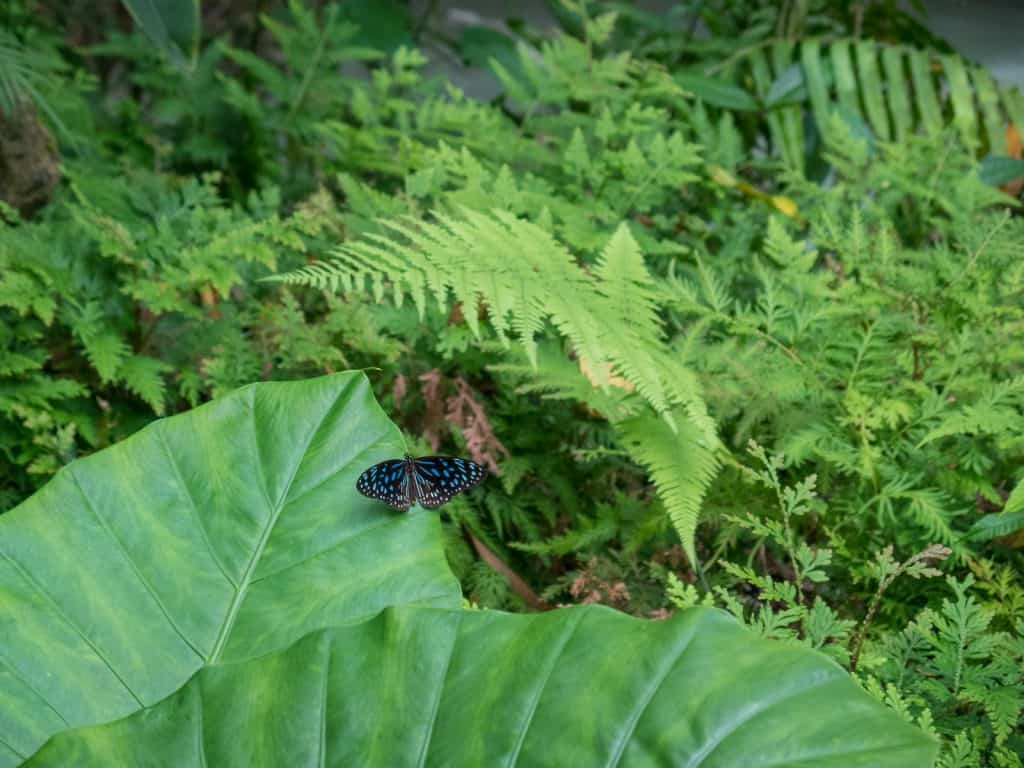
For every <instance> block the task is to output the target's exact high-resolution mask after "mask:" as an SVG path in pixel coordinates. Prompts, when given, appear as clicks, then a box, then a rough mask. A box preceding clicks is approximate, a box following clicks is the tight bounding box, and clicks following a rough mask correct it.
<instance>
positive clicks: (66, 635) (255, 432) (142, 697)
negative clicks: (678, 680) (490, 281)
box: [0, 374, 460, 767]
mask: <svg viewBox="0 0 1024 768" xmlns="http://www.w3.org/2000/svg"><path fill="white" fill-rule="evenodd" d="M402 450H403V446H402V439H401V435H400V433H399V432H398V430H397V429H396V428H395V427H394V425H392V424H391V423H390V422H389V421H388V419H387V417H386V416H385V415H384V413H383V412H382V411H381V410H380V407H379V406H378V405H377V404H376V402H375V401H374V399H373V394H372V392H371V390H370V387H369V384H368V382H367V380H366V378H365V377H364V376H363V375H361V374H339V375H336V376H327V377H323V378H319V379H313V380H310V381H305V382H295V383H268V384H256V385H253V386H249V387H245V388H243V389H240V390H238V391H237V392H234V393H232V394H230V395H228V396H226V397H224V398H222V399H220V400H218V401H216V402H214V403H211V404H209V405H206V406H203V407H201V408H197V409H195V410H193V411H190V412H189V413H186V414H183V415H180V416H175V417H173V418H170V419H165V420H163V421H159V422H156V423H154V424H153V425H151V426H149V427H148V428H146V429H144V430H142V431H141V432H139V433H138V434H136V435H134V436H133V437H131V438H129V439H128V440H125V441H124V442H122V443H120V444H119V445H117V446H115V447H113V448H110V449H108V450H106V451H102V452H100V453H97V454H95V455H93V456H91V457H89V458H85V459H81V460H79V461H76V462H74V463H73V464H70V465H68V466H67V467H65V468H64V469H63V470H62V471H61V472H59V473H58V474H57V476H56V477H55V478H54V479H53V480H52V481H51V482H50V483H49V484H47V485H46V486H45V487H44V488H43V489H42V490H40V491H39V492H38V493H37V494H35V495H34V496H32V497H31V498H30V499H28V500H27V501H26V502H25V503H23V504H22V505H21V506H19V507H17V508H16V509H14V510H12V511H11V512H8V513H7V514H5V515H4V516H2V517H0V766H4V767H6V766H12V765H17V764H18V762H19V761H20V760H22V759H23V758H24V757H26V756H28V755H30V754H32V753H33V752H34V751H35V750H36V749H37V748H38V747H39V746H40V745H41V744H42V743H43V742H44V741H45V740H46V739H47V738H48V737H49V736H50V735H51V734H53V733H55V732H57V731H62V730H66V729H67V728H69V727H75V726H80V725H84V724H91V723H97V722H105V721H110V720H113V719H115V718H118V717H123V716H125V715H128V714H131V713H133V712H135V711H138V710H139V709H140V708H142V707H144V706H150V705H153V704H155V703H157V702H159V701H160V700H161V699H163V698H164V697H166V696H167V695H168V694H170V693H172V692H173V691H175V690H177V689H178V688H180V687H181V686H182V685H183V684H184V683H185V682H186V681H187V680H188V679H189V678H190V677H191V676H192V675H193V674H194V673H195V672H196V671H197V670H199V669H201V668H202V667H204V666H206V665H208V664H211V663H214V662H217V661H221V660H224V661H227V660H241V659H246V658H249V657H253V656H256V655H260V654H265V653H268V652H270V651H274V650H277V649H280V648H283V647H286V646H288V645H290V644H291V643H293V642H295V641H296V640H297V639H298V638H300V637H302V636H303V635H305V634H307V633H309V632H311V631H313V630H316V629H320V628H322V627H326V626H332V625H337V624H343V623H349V622H356V621H360V620H363V619H366V618H368V617H370V616H373V615H375V614H376V613H378V612H379V611H380V610H381V609H382V608H384V607H386V606H388V605H394V604H400V603H412V602H418V603H429V604H437V605H446V606H453V605H458V604H459V602H460V592H459V587H458V583H457V582H456V581H455V579H454V577H453V576H452V575H451V574H450V572H449V571H448V569H447V567H446V565H445V560H444V555H443V551H442V547H441V535H440V526H439V522H438V517H437V515H436V514H429V513H428V514H397V513H394V512H392V511H391V510H389V509H388V508H387V507H384V506H383V505H381V504H379V503H377V502H373V501H371V500H369V499H365V498H363V497H362V496H360V495H359V494H357V493H356V492H355V489H354V485H355V480H356V477H357V475H358V474H359V473H360V472H361V471H362V470H363V469H364V468H366V467H367V466H368V465H370V464H372V463H374V462H377V461H380V460H382V459H384V458H388V457H393V456H395V455H400V454H401V453H402Z"/></svg>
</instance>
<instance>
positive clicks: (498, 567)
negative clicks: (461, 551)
mask: <svg viewBox="0 0 1024 768" xmlns="http://www.w3.org/2000/svg"><path fill="white" fill-rule="evenodd" d="M463 530H465V531H466V535H467V536H469V540H470V541H471V542H473V549H475V550H476V553H477V554H478V555H479V556H480V559H481V560H483V561H484V562H485V563H487V565H488V566H489V567H490V568H491V570H493V571H495V572H496V573H500V574H501V575H502V576H504V577H505V578H506V579H508V586H509V588H510V589H511V590H512V591H513V592H515V593H516V594H517V595H519V597H521V598H522V599H523V602H525V603H526V604H527V605H528V606H530V608H532V609H533V610H535V611H550V610H551V606H550V605H548V604H547V603H545V602H544V601H543V600H541V599H540V596H539V595H538V594H537V593H536V592H534V591H533V590H532V589H531V588H530V585H529V584H527V583H526V582H525V581H523V579H522V577H521V576H520V575H519V574H518V573H516V572H515V571H513V570H512V569H511V568H509V567H508V566H507V565H506V564H505V562H504V561H503V560H502V559H501V558H500V557H498V556H497V555H496V554H494V552H492V551H491V550H490V549H489V548H488V546H487V545H486V544H484V543H483V542H482V541H480V539H478V538H477V537H476V536H474V535H473V532H472V531H471V530H469V528H466V527H463Z"/></svg>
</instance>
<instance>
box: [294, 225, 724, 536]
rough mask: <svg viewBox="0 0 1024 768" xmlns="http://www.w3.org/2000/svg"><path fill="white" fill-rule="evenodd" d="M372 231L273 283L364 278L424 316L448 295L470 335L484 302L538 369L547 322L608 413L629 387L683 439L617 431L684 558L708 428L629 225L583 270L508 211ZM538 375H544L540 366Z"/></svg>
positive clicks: (705, 467)
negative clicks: (682, 458) (601, 395)
mask: <svg viewBox="0 0 1024 768" xmlns="http://www.w3.org/2000/svg"><path fill="white" fill-rule="evenodd" d="M378 226H380V227H382V229H383V231H384V232H386V233H387V234H374V233H369V234H367V235H365V237H364V238H363V239H362V240H360V241H355V242H352V243H346V244H345V245H343V246H340V247H339V248H338V249H337V250H336V251H335V254H334V258H333V259H332V260H331V261H330V262H317V263H313V264H311V265H308V266H306V267H303V268H301V269H299V270H296V271H295V272H291V273H287V274H284V275H281V276H279V277H278V278H277V279H279V280H281V281H283V282H286V283H293V284H306V285H313V286H316V287H320V288H326V289H330V290H337V289H339V288H343V289H345V290H348V291H353V290H357V289H361V288H363V287H364V286H366V285H369V288H370V290H371V291H372V293H373V295H374V296H375V297H376V298H377V300H381V299H382V298H383V297H384V295H385V294H391V295H392V296H393V297H394V300H395V301H396V303H399V304H400V303H401V302H402V300H403V298H404V297H406V296H410V297H411V298H412V300H413V302H414V304H415V306H416V308H417V310H418V311H419V313H420V316H421V317H422V316H423V315H424V314H425V313H426V311H427V309H428V306H436V307H437V308H438V309H442V310H446V309H447V307H448V304H449V297H451V299H453V300H454V301H455V302H457V303H458V304H459V305H460V306H461V307H463V312H462V314H463V316H464V317H465V318H466V323H467V324H468V326H469V328H470V329H471V331H472V333H473V334H474V336H476V337H477V338H479V337H480V335H481V327H480V324H479V320H478V316H477V312H476V311H475V308H476V307H478V306H480V307H482V308H484V309H485V311H486V315H487V318H488V319H489V321H490V327H491V329H492V330H493V332H494V333H495V334H496V336H497V337H498V339H499V340H500V341H501V343H502V344H503V345H505V346H506V347H508V346H509V344H510V339H511V338H512V337H514V338H515V339H516V340H517V341H518V342H519V344H520V345H521V346H522V348H523V350H524V351H525V353H526V355H527V357H528V359H529V360H530V363H531V365H532V366H533V368H534V370H537V369H538V362H539V356H538V340H539V339H540V338H541V336H542V335H543V334H544V331H545V328H546V325H547V324H548V323H550V324H551V325H552V326H554V328H555V329H557V330H558V331H559V332H560V333H561V334H562V335H563V336H564V337H565V338H566V339H567V340H568V342H569V344H570V345H571V348H572V352H573V354H574V356H575V357H576V359H577V361H578V368H579V370H581V371H584V372H585V375H586V377H587V378H588V379H589V380H590V382H591V384H592V385H593V386H596V387H597V388H598V389H599V390H600V391H602V392H606V393H611V392H613V391H615V390H618V391H619V392H620V394H618V395H613V396H612V398H611V402H610V403H609V405H608V407H607V408H606V410H604V414H605V416H606V418H611V419H613V420H617V419H619V418H621V417H622V416H623V415H624V414H622V409H621V407H619V406H618V403H619V402H621V401H622V400H623V399H624V398H626V399H628V398H627V396H626V394H625V393H626V392H629V391H633V390H635V392H636V394H637V395H639V396H640V397H641V398H642V399H643V400H644V401H646V403H647V404H648V405H649V406H650V408H651V409H653V411H654V412H655V413H657V414H658V415H660V416H661V417H662V419H663V420H664V422H665V425H664V426H665V429H666V431H667V434H668V435H679V436H678V437H677V438H669V437H666V436H664V435H660V432H658V430H655V432H654V433H652V438H651V440H650V441H649V442H648V443H646V444H644V445H639V444H638V443H637V441H636V438H637V437H638V435H639V433H638V431H637V430H638V429H640V425H643V426H644V427H651V420H650V419H643V420H642V421H640V422H635V421H626V422H623V423H625V424H628V425H630V426H628V427H626V428H625V430H626V431H625V432H623V434H624V435H628V436H629V439H630V445H631V446H632V448H631V450H632V452H633V455H634V456H635V457H636V458H637V460H638V461H639V462H640V463H641V464H643V465H644V466H645V467H647V468H648V469H649V470H650V471H651V473H652V477H654V479H655V485H656V487H657V488H658V491H659V495H660V497H661V499H662V501H663V503H664V505H665V508H666V510H667V512H668V514H669V516H670V518H671V519H672V520H673V522H674V524H675V526H676V529H677V531H678V533H679V535H680V537H681V539H682V541H683V543H684V545H685V546H686V547H687V549H688V552H689V553H690V554H691V555H692V554H693V541H694V530H695V528H696V521H697V515H698V512H699V507H700V500H701V498H702V496H703V493H704V492H705V491H706V490H707V487H708V485H709V484H710V482H711V480H712V479H713V477H714V474H715V468H716V467H717V464H716V463H715V461H714V459H713V452H714V450H715V448H716V446H717V438H716V436H715V425H714V422H713V420H712V419H711V417H710V416H709V415H708V413H707V408H706V406H705V404H704V401H703V397H702V395H701V389H700V385H699V383H698V382H697V379H696V377H695V376H694V375H693V373H692V372H691V371H690V370H688V369H687V368H686V367H685V366H684V365H682V363H681V362H680V361H679V360H678V359H677V358H675V357H674V356H673V355H671V354H670V353H669V352H668V348H667V346H666V345H665V342H664V339H663V329H662V327H661V322H660V319H659V315H658V312H657V310H658V307H659V301H660V298H661V294H660V293H659V292H658V291H657V290H655V287H654V282H653V279H652V277H651V275H650V273H649V272H648V270H647V267H646V265H645V263H644V260H643V256H642V254H641V252H640V249H639V247H638V245H637V244H636V241H635V239H634V238H633V237H632V235H631V234H630V232H629V229H628V228H627V227H625V226H620V227H619V228H618V229H617V230H616V232H615V234H614V235H613V236H612V238H611V239H610V240H609V241H608V243H607V245H606V246H605V248H604V249H603V250H602V252H601V255H600V257H599V259H598V262H597V264H596V265H595V267H594V269H593V270H592V271H587V270H584V269H582V268H581V267H580V266H579V265H578V264H577V262H576V261H575V259H573V258H572V256H571V255H570V253H569V251H568V249H566V248H565V247H564V246H563V245H561V244H560V243H559V242H557V241H556V240H555V239H554V238H552V237H551V235H549V234H548V233H547V232H546V231H544V230H543V229H542V228H540V227H539V226H537V225H536V224H533V223H531V222H528V221H523V220H522V219H519V218H517V217H515V216H513V215H511V214H509V213H507V212H504V211H492V212H490V213H488V214H485V213H480V212H477V211H473V210H470V209H467V208H460V209H458V213H457V215H446V214H441V213H436V214H435V215H434V218H433V220H432V221H421V220H416V219H412V218H402V219H385V220H380V221H378ZM563 365H564V363H563ZM538 375H539V376H540V377H541V380H543V376H544V374H543V372H539V373H538ZM571 378H572V380H573V382H574V383H573V384H571V385H570V387H572V388H578V387H580V386H582V376H580V375H579V374H571ZM538 386H541V387H543V385H542V384H539V385H538ZM584 389H585V387H584ZM563 391H565V390H564V389H563ZM641 418H643V417H641ZM659 429H660V428H659ZM694 435H697V436H698V437H699V439H700V440H701V441H702V443H703V445H702V446H700V447H698V446H696V444H695V443H694V442H693V440H694V439H695V438H694ZM641 442H642V441H641ZM681 446H683V447H684V448H685V450H684V455H691V454H696V453H697V452H699V451H703V453H701V454H700V456H701V460H700V461H698V462H696V463H695V464H693V465H690V464H688V463H686V462H682V463H680V462H679V461H678V456H679V455H681V454H680V453H679V451H680V449H681Z"/></svg>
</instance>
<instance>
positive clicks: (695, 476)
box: [616, 413, 719, 565]
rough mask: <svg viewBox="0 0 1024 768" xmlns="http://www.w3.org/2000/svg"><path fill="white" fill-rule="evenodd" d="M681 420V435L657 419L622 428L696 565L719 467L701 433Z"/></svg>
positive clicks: (627, 423) (621, 425)
mask: <svg viewBox="0 0 1024 768" xmlns="http://www.w3.org/2000/svg"><path fill="white" fill-rule="evenodd" d="M675 421H676V424H677V425H678V429H677V430H676V431H672V430H671V429H670V428H669V427H668V425H667V424H666V423H665V422H664V421H662V420H659V419H657V418H654V417H653V416H638V417H636V418H632V419H626V420H625V421H622V422H620V423H619V424H617V425H616V429H617V430H618V432H619V434H620V435H621V437H622V440H623V442H624V443H625V445H626V447H627V448H628V450H629V452H630V455H631V456H632V457H633V458H634V459H635V460H636V461H637V462H639V463H640V464H641V465H643V466H644V467H645V468H646V469H647V471H648V472H649V473H650V476H651V479H652V480H653V481H654V486H655V488H656V489H657V491H658V496H659V497H660V498H661V500H662V503H663V504H664V505H665V510H666V511H667V512H668V516H669V519H671V521H672V525H673V526H674V527H675V529H676V532H677V533H678V534H679V538H680V540H681V541H682V543H683V548H684V549H685V550H686V554H687V556H688V557H689V558H690V561H691V562H692V563H693V564H694V565H696V563H697V558H696V551H695V549H694V542H695V538H696V531H697V519H698V517H699V515H700V507H701V502H702V501H703V499H704V494H705V493H706V492H707V490H708V487H709V486H710V485H711V482H712V480H714V478H715V475H716V474H717V472H718V464H719V463H718V459H717V457H716V456H715V453H714V450H713V448H714V447H713V446H711V445H709V444H708V443H707V442H706V441H705V439H704V435H703V432H702V430H701V429H699V428H698V427H697V426H696V425H694V424H693V423H692V422H691V421H690V420H689V419H687V418H686V417H685V416H684V415H683V414H682V413H680V414H678V415H677V418H676V419H675Z"/></svg>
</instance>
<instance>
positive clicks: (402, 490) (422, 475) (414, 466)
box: [356, 453, 487, 512]
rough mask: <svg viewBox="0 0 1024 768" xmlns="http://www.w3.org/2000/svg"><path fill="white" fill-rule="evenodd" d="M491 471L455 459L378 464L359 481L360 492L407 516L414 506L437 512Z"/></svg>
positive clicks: (430, 458)
mask: <svg viewBox="0 0 1024 768" xmlns="http://www.w3.org/2000/svg"><path fill="white" fill-rule="evenodd" d="M486 474H487V470H485V469H484V468H483V467H481V466H480V465H479V464H477V463H476V462H474V461H470V460H469V459H460V458H457V457H454V456H421V457H420V458H418V459H414V458H413V457H412V456H410V455H409V454H408V453H407V454H405V458H404V459H391V460H390V461H382V462H381V463H380V464H374V465H373V466H372V467H370V468H369V469H368V470H366V471H365V472H363V474H361V475H360V476H359V479H358V480H357V481H356V490H357V491H359V492H360V493H361V494H363V495H364V496H369V497H370V498H371V499H380V500H381V501H384V502H386V503H387V504H388V505H389V506H391V507H394V508H395V509H400V510H402V511H403V512H404V511H405V510H407V509H409V507H410V506H411V505H412V504H419V505H420V506H421V507H425V508H426V509H437V508H438V507H440V506H441V505H442V504H444V503H446V502H448V501H449V500H450V499H451V497H452V496H454V495H455V494H457V493H462V492H463V491H465V490H467V489H469V488H472V487H473V486H475V485H477V484H478V483H480V481H481V480H483V479H484V476H485V475H486Z"/></svg>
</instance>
